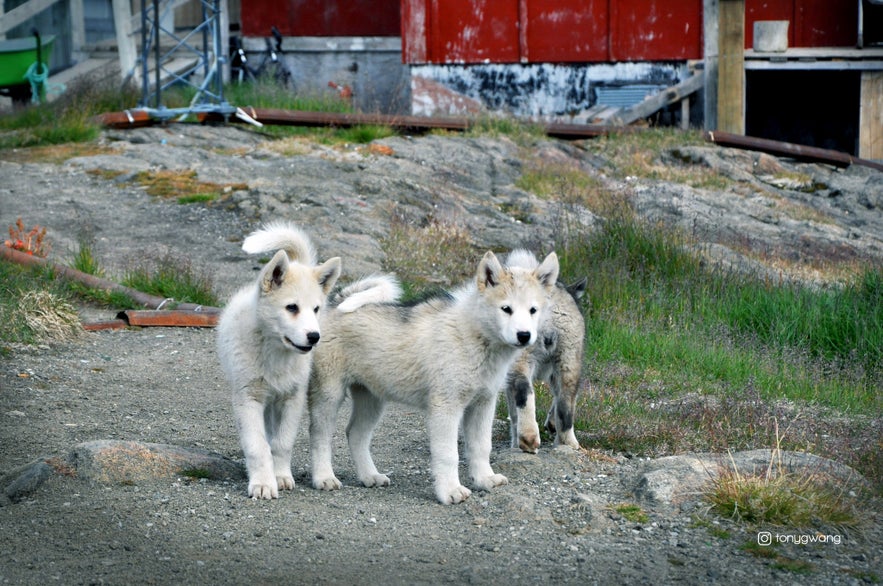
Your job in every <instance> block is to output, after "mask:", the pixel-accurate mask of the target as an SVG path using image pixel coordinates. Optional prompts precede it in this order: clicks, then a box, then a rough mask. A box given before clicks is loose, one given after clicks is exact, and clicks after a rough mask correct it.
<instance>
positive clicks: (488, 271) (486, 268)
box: [475, 250, 504, 291]
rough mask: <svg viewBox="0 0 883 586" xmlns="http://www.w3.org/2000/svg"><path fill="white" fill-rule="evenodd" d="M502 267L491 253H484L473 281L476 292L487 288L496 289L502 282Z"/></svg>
mask: <svg viewBox="0 0 883 586" xmlns="http://www.w3.org/2000/svg"><path fill="white" fill-rule="evenodd" d="M503 271H504V269H503V265H501V264H500V261H499V260H498V259H497V255H495V254H494V253H493V252H492V251H490V250H488V251H487V252H485V253H484V257H482V259H481V262H480V263H478V271H477V272H476V275H475V279H476V282H477V283H478V290H479V291H484V290H485V289H486V288H487V287H496V286H497V285H499V284H500V282H501V281H502V280H503Z"/></svg>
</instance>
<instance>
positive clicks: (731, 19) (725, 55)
mask: <svg viewBox="0 0 883 586" xmlns="http://www.w3.org/2000/svg"><path fill="white" fill-rule="evenodd" d="M719 16H720V21H719V25H718V51H719V55H718V84H717V123H718V124H717V126H718V130H723V131H725V132H732V133H734V134H745V63H744V62H745V59H744V54H745V51H744V48H745V0H720V7H719Z"/></svg>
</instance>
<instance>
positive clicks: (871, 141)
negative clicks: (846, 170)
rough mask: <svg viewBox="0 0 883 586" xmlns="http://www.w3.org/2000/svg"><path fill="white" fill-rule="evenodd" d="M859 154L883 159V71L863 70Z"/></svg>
mask: <svg viewBox="0 0 883 586" xmlns="http://www.w3.org/2000/svg"><path fill="white" fill-rule="evenodd" d="M861 84H862V86H861V106H860V108H859V124H858V126H859V138H858V143H859V145H858V156H859V157H861V158H863V159H873V160H878V161H879V160H883V71H863V72H862V81H861Z"/></svg>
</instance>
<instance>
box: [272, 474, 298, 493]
mask: <svg viewBox="0 0 883 586" xmlns="http://www.w3.org/2000/svg"><path fill="white" fill-rule="evenodd" d="M276 485H277V486H278V487H279V490H294V477H293V476H292V475H291V474H286V475H283V476H277V477H276Z"/></svg>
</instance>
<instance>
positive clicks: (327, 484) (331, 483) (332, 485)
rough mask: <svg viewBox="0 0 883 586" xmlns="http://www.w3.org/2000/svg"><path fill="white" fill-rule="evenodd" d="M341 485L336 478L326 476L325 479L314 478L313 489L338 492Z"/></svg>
mask: <svg viewBox="0 0 883 586" xmlns="http://www.w3.org/2000/svg"><path fill="white" fill-rule="evenodd" d="M341 487H343V484H341V483H340V481H339V480H338V479H337V477H336V476H328V477H327V478H314V479H313V488H315V489H316V490H340V489H341Z"/></svg>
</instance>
